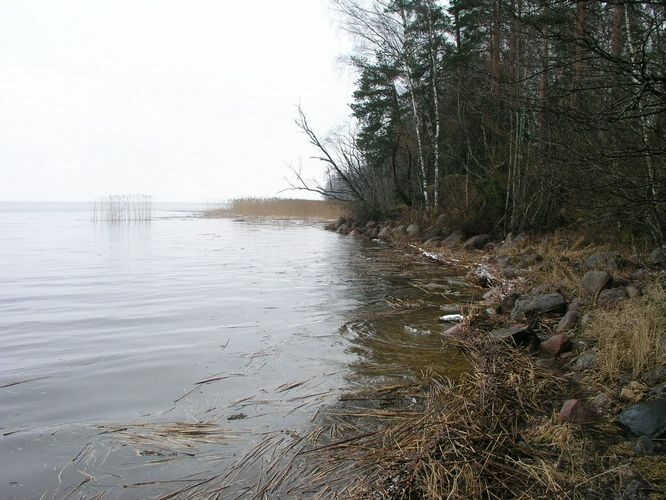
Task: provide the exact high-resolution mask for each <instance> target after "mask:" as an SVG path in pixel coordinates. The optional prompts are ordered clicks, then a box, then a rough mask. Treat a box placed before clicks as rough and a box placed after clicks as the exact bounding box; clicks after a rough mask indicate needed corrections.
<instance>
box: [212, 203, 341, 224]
mask: <svg viewBox="0 0 666 500" xmlns="http://www.w3.org/2000/svg"><path fill="white" fill-rule="evenodd" d="M345 213H346V210H345V208H344V207H343V206H342V205H340V204H337V203H333V202H330V201H324V200H301V199H293V198H238V199H235V200H232V201H231V202H229V206H228V207H226V208H221V209H216V210H210V211H208V212H206V216H207V217H278V218H288V219H326V220H332V219H336V218H338V217H341V216H343V215H344V214H345Z"/></svg>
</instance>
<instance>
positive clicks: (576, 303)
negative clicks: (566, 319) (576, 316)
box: [567, 297, 583, 312]
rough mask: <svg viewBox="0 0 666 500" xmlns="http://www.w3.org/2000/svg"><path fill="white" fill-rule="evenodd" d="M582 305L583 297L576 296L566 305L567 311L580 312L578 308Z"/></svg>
mask: <svg viewBox="0 0 666 500" xmlns="http://www.w3.org/2000/svg"><path fill="white" fill-rule="evenodd" d="M582 307H583V299H581V298H580V297H576V298H575V299H573V300H572V301H571V302H569V304H568V305H567V312H572V311H575V312H580V309H581V308H582Z"/></svg>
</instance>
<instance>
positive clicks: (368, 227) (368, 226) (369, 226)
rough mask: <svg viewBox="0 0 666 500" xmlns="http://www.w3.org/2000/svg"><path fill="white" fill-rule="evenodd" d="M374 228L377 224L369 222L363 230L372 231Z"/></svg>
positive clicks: (372, 221)
mask: <svg viewBox="0 0 666 500" xmlns="http://www.w3.org/2000/svg"><path fill="white" fill-rule="evenodd" d="M376 226H377V223H376V222H375V221H374V220H369V221H368V222H367V223H366V224H365V228H366V229H372V228H374V227H376Z"/></svg>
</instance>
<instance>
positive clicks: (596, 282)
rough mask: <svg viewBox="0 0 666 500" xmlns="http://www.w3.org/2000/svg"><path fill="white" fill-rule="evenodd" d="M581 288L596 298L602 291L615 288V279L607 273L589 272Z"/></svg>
mask: <svg viewBox="0 0 666 500" xmlns="http://www.w3.org/2000/svg"><path fill="white" fill-rule="evenodd" d="M580 286H581V288H582V289H583V290H585V291H586V292H587V293H589V294H591V295H594V296H595V297H596V296H597V295H599V293H600V292H601V291H602V290H605V289H607V288H610V287H611V286H613V277H612V276H611V275H610V274H608V273H607V272H606V271H588V272H587V273H586V274H585V276H583V280H582V281H581V282H580Z"/></svg>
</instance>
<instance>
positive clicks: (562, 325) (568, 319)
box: [556, 310, 578, 332]
mask: <svg viewBox="0 0 666 500" xmlns="http://www.w3.org/2000/svg"><path fill="white" fill-rule="evenodd" d="M576 323H578V311H576V310H573V311H569V312H567V313H566V314H565V315H564V316H562V319H560V322H559V323H558V324H557V330H556V331H557V332H566V331H567V330H571V329H572V328H574V327H575V326H576Z"/></svg>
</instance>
